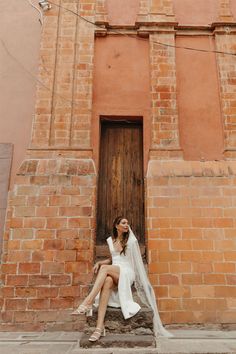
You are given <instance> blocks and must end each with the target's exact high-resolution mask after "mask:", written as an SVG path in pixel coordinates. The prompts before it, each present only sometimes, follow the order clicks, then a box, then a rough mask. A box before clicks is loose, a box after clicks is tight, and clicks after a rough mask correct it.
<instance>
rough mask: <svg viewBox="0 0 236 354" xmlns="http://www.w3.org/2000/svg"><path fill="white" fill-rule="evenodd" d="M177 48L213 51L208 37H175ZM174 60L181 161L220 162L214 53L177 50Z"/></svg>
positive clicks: (217, 87) (211, 42)
mask: <svg viewBox="0 0 236 354" xmlns="http://www.w3.org/2000/svg"><path fill="white" fill-rule="evenodd" d="M177 45H178V46H181V47H184V46H186V47H192V48H200V49H206V50H213V49H214V42H213V40H212V38H210V37H194V38H193V37H177ZM176 60H177V64H176V69H177V70H176V71H177V90H178V109H179V125H180V141H181V147H182V149H183V151H184V158H185V159H186V160H219V159H222V158H223V126H222V124H223V123H222V120H221V107H220V96H219V95H220V94H219V83H218V77H217V67H216V58H215V54H208V53H203V52H196V51H190V50H184V49H177V50H176ZM209 137H210V138H209Z"/></svg>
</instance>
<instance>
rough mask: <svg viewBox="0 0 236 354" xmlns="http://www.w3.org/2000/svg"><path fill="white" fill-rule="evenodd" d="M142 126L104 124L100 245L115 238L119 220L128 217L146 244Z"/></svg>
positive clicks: (102, 136) (99, 225) (140, 239)
mask: <svg viewBox="0 0 236 354" xmlns="http://www.w3.org/2000/svg"><path fill="white" fill-rule="evenodd" d="M142 135H143V134H142V124H141V123H137V122H132V121H130V122H129V123H122V122H119V121H117V122H109V121H108V122H106V121H105V122H102V124H101V142H100V170H99V183H98V204H97V244H102V243H104V242H105V240H106V238H107V237H108V236H109V234H111V229H112V222H113V220H114V219H115V217H116V216H119V215H124V216H125V217H126V218H127V219H128V221H129V223H130V225H131V227H132V229H133V231H134V233H135V234H136V236H137V238H138V239H139V241H140V242H141V243H144V187H143V139H142Z"/></svg>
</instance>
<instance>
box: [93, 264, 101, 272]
mask: <svg viewBox="0 0 236 354" xmlns="http://www.w3.org/2000/svg"><path fill="white" fill-rule="evenodd" d="M99 268H100V263H99V262H97V263H95V265H94V267H93V272H94V274H97V272H98V271H99Z"/></svg>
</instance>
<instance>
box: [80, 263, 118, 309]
mask: <svg viewBox="0 0 236 354" xmlns="http://www.w3.org/2000/svg"><path fill="white" fill-rule="evenodd" d="M107 276H110V277H111V278H112V280H113V282H114V284H118V281H119V276H120V267H119V266H114V265H102V266H101V267H100V270H99V272H98V275H97V278H96V280H95V283H94V286H93V288H92V290H91V292H90V293H89V295H88V296H87V297H86V298H85V300H84V301H83V305H92V304H93V302H94V299H95V297H96V296H97V294H98V293H99V291H100V290H101V288H102V287H103V285H104V284H105V280H106V278H107Z"/></svg>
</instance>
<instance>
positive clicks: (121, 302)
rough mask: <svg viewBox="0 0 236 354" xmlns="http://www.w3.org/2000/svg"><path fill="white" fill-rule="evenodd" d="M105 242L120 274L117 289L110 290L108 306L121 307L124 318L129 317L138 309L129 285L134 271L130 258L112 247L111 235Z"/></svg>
mask: <svg viewBox="0 0 236 354" xmlns="http://www.w3.org/2000/svg"><path fill="white" fill-rule="evenodd" d="M107 243H108V246H109V250H110V253H111V258H112V265H115V266H119V267H120V276H119V282H118V288H117V290H112V292H111V295H110V298H109V301H108V306H111V307H121V311H122V313H123V316H124V318H125V319H127V318H130V317H132V316H134V315H136V313H137V312H138V311H139V310H140V308H141V307H140V306H139V304H138V303H137V302H134V300H133V296H132V290H131V286H132V284H133V282H134V280H135V272H134V269H133V267H132V263H131V260H130V258H129V257H128V256H127V255H124V253H122V254H120V252H119V251H116V250H115V249H114V245H113V241H112V238H111V237H108V239H107ZM128 248H129V243H128V244H127V249H128Z"/></svg>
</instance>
